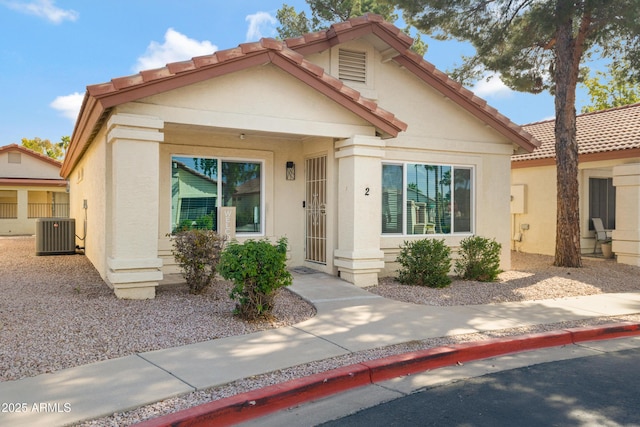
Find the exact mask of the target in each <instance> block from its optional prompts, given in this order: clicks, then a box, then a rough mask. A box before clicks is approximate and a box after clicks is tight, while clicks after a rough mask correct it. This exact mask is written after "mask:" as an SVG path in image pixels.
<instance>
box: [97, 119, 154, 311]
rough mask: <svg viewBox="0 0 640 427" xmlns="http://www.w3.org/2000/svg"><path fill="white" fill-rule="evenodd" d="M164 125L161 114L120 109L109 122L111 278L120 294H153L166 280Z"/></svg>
mask: <svg viewBox="0 0 640 427" xmlns="http://www.w3.org/2000/svg"><path fill="white" fill-rule="evenodd" d="M163 127H164V122H163V121H162V120H160V119H158V118H156V117H148V116H140V115H132V114H115V115H113V116H112V117H111V118H110V119H109V122H108V124H107V129H108V132H107V143H108V144H110V150H111V164H110V170H108V171H107V174H108V175H109V174H110V175H111V182H110V206H109V205H108V206H107V224H106V225H107V233H108V234H109V235H110V239H111V244H110V245H108V248H107V266H108V270H107V280H108V282H109V283H110V284H111V285H112V286H113V289H114V291H115V294H116V296H117V297H118V298H126V299H147V298H154V297H155V288H156V286H157V285H158V281H160V280H162V272H161V270H160V268H161V267H162V259H160V258H159V257H158V209H159V190H158V188H159V144H160V142H162V141H163V139H164V134H163V133H162V132H161V130H162V129H163ZM107 188H109V182H107Z"/></svg>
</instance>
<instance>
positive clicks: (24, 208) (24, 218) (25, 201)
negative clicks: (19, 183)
mask: <svg viewBox="0 0 640 427" xmlns="http://www.w3.org/2000/svg"><path fill="white" fill-rule="evenodd" d="M17 202H18V208H17V214H18V223H22V224H27V223H28V217H29V191H27V190H18V192H17Z"/></svg>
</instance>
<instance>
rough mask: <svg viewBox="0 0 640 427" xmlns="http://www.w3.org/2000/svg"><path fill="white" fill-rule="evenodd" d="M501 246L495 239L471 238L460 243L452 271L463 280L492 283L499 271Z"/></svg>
mask: <svg viewBox="0 0 640 427" xmlns="http://www.w3.org/2000/svg"><path fill="white" fill-rule="evenodd" d="M501 249H502V245H501V244H500V243H498V242H496V241H495V239H487V238H486V237H480V236H471V237H467V238H465V239H463V240H462V241H461V242H460V252H459V259H457V260H456V262H455V267H454V271H455V273H456V274H457V275H458V276H460V277H461V278H462V279H465V280H478V281H480V282H493V281H494V280H496V279H497V278H498V274H500V273H501V272H502V270H500V251H501Z"/></svg>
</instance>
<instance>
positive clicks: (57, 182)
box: [0, 178, 67, 187]
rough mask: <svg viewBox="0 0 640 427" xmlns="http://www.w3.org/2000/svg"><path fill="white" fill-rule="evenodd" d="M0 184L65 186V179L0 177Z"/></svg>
mask: <svg viewBox="0 0 640 427" xmlns="http://www.w3.org/2000/svg"><path fill="white" fill-rule="evenodd" d="M0 185H5V186H8V185H12V186H21V187H28V186H47V187H66V186H67V181H66V180H64V179H46V178H0Z"/></svg>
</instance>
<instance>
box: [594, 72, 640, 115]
mask: <svg viewBox="0 0 640 427" xmlns="http://www.w3.org/2000/svg"><path fill="white" fill-rule="evenodd" d="M608 68H609V70H608V72H607V73H604V72H602V71H596V74H595V77H591V76H589V77H588V78H585V79H584V81H583V82H582V84H583V85H584V86H585V87H586V88H587V90H588V91H589V97H590V98H591V103H590V104H589V105H586V106H584V107H582V112H583V113H592V112H594V111H601V110H607V109H609V108H615V107H622V106H624V105H630V104H635V103H636V102H640V82H639V81H637V80H636V81H634V80H633V79H630V78H629V77H628V76H627V75H626V74H625V72H624V71H623V70H624V69H625V68H621V67H620V66H619V65H618V64H617V63H611V64H609V66H608Z"/></svg>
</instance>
